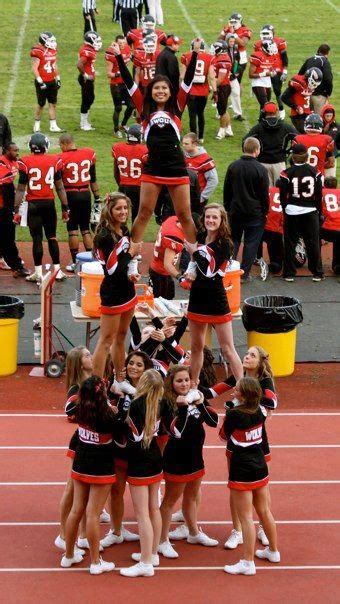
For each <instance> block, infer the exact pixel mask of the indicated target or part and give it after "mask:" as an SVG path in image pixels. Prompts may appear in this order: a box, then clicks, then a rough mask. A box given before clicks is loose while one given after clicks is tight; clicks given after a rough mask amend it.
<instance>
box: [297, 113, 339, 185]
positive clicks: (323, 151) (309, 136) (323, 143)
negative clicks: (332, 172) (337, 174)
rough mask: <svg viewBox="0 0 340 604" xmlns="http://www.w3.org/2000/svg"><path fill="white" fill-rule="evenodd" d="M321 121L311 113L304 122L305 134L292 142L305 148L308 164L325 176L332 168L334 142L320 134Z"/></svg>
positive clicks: (315, 114) (319, 117) (325, 135)
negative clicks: (326, 170) (327, 170)
mask: <svg viewBox="0 0 340 604" xmlns="http://www.w3.org/2000/svg"><path fill="white" fill-rule="evenodd" d="M322 129H323V121H322V117H321V116H320V115H319V114H318V113H311V114H310V115H308V116H307V117H306V120H305V134H298V135H297V136H296V137H295V140H294V141H293V149H294V143H295V144H296V143H300V144H302V145H305V147H307V152H308V163H309V164H310V165H311V166H314V168H316V169H317V171H318V172H321V174H325V169H326V168H332V167H333V166H334V141H333V139H332V137H331V136H329V134H322Z"/></svg>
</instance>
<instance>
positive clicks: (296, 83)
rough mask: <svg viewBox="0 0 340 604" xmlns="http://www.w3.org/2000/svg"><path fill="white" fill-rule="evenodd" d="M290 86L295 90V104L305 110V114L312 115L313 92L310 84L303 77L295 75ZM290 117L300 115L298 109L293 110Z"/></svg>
mask: <svg viewBox="0 0 340 604" xmlns="http://www.w3.org/2000/svg"><path fill="white" fill-rule="evenodd" d="M288 86H290V87H291V88H293V90H294V95H293V103H294V104H295V105H297V106H298V107H302V108H303V113H304V114H306V115H309V114H310V113H312V110H311V108H310V97H311V94H312V92H313V91H312V90H310V89H309V88H308V84H307V82H306V80H305V78H304V76H302V75H295V76H293V77H292V78H291V80H289V83H288ZM290 115H293V116H294V115H299V114H298V113H297V111H296V109H291V112H290Z"/></svg>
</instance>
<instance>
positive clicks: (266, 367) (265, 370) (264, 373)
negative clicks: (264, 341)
mask: <svg viewBox="0 0 340 604" xmlns="http://www.w3.org/2000/svg"><path fill="white" fill-rule="evenodd" d="M253 348H256V350H257V352H258V353H259V357H260V360H259V366H258V369H257V377H258V379H259V380H260V379H261V378H263V377H270V378H272V379H273V371H272V368H271V366H270V363H269V354H268V352H267V351H266V350H265V349H264V348H262V346H256V345H255V346H253Z"/></svg>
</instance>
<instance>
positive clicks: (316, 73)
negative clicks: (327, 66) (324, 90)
mask: <svg viewBox="0 0 340 604" xmlns="http://www.w3.org/2000/svg"><path fill="white" fill-rule="evenodd" d="M305 78H306V80H307V83H308V88H309V89H310V90H315V88H317V87H318V86H319V84H321V82H322V71H321V69H319V68H318V67H311V68H310V69H307V71H306V73H305Z"/></svg>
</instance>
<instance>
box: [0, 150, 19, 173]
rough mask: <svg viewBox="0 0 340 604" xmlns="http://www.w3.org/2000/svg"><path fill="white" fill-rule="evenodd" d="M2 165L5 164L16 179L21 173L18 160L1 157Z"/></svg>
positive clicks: (0, 162)
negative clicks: (19, 172)
mask: <svg viewBox="0 0 340 604" xmlns="http://www.w3.org/2000/svg"><path fill="white" fill-rule="evenodd" d="M0 164H3V165H4V166H6V168H8V169H9V170H11V172H12V174H13V176H14V178H15V177H16V175H17V174H18V171H19V168H18V162H17V161H16V160H14V161H13V160H11V159H8V157H6V156H5V155H0Z"/></svg>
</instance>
